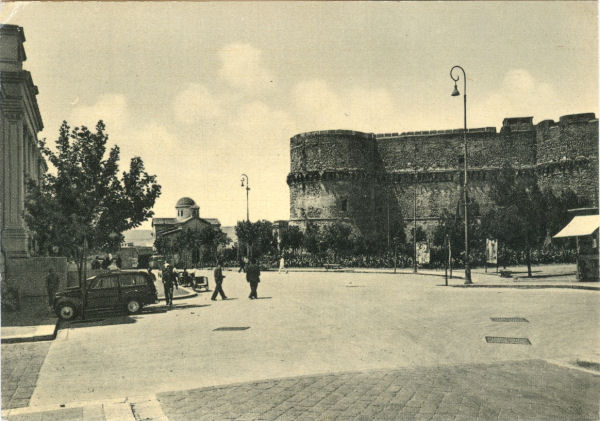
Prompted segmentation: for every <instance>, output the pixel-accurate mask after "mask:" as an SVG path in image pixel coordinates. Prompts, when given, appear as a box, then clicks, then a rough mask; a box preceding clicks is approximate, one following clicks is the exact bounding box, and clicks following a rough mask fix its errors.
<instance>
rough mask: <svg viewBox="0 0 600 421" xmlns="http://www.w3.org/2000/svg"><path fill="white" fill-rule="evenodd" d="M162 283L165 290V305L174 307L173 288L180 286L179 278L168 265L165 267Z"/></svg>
mask: <svg viewBox="0 0 600 421" xmlns="http://www.w3.org/2000/svg"><path fill="white" fill-rule="evenodd" d="M162 282H163V287H164V289H165V303H166V305H167V306H169V307H173V286H176V287H178V285H177V278H176V276H175V273H174V272H173V266H171V265H170V264H168V263H167V264H166V265H165V269H164V270H163V274H162ZM178 288H179V287H178Z"/></svg>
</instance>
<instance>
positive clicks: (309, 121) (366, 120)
mask: <svg viewBox="0 0 600 421" xmlns="http://www.w3.org/2000/svg"><path fill="white" fill-rule="evenodd" d="M292 98H293V102H294V106H295V114H296V115H297V116H298V119H299V120H300V121H299V125H300V126H301V127H302V130H303V131H312V130H328V129H351V130H362V131H366V132H381V131H386V130H387V131H390V130H394V129H396V130H397V127H398V118H397V116H398V115H399V106H398V104H397V103H396V102H395V101H394V99H393V98H392V96H391V95H390V94H389V92H388V91H387V90H385V89H382V88H373V89H369V88H364V87H360V86H355V87H351V88H349V89H347V90H345V91H341V92H336V91H334V90H333V89H332V88H331V87H330V86H329V85H328V84H327V82H325V81H323V80H319V79H314V80H309V81H303V82H300V83H298V84H297V85H296V86H295V87H294V89H293V91H292Z"/></svg>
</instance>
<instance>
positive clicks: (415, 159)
mask: <svg viewBox="0 0 600 421" xmlns="http://www.w3.org/2000/svg"><path fill="white" fill-rule="evenodd" d="M413 176H414V180H413V181H414V183H415V185H414V191H413V193H414V194H413V205H414V207H413V222H414V224H413V253H414V254H413V273H417V140H416V138H415V150H414V154H413Z"/></svg>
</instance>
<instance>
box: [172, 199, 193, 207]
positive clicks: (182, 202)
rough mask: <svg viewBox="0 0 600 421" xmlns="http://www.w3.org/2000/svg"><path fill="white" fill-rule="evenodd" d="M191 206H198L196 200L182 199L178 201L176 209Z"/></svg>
mask: <svg viewBox="0 0 600 421" xmlns="http://www.w3.org/2000/svg"><path fill="white" fill-rule="evenodd" d="M190 206H196V202H194V199H191V198H189V197H182V198H181V199H179V200H178V201H177V204H176V205H175V207H176V208H183V207H186V208H187V207H190Z"/></svg>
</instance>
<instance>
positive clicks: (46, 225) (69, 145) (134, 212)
mask: <svg viewBox="0 0 600 421" xmlns="http://www.w3.org/2000/svg"><path fill="white" fill-rule="evenodd" d="M105 129H106V127H105V125H104V123H103V122H102V120H100V121H98V124H97V125H96V127H95V131H90V130H89V129H88V128H87V127H85V126H81V127H75V128H73V129H71V128H70V126H69V125H68V124H67V122H66V121H64V122H63V123H62V125H61V127H60V130H59V136H58V139H57V140H56V145H55V150H53V149H51V148H49V147H48V146H47V145H46V141H45V140H42V141H40V142H39V146H40V150H41V152H42V154H43V156H44V157H45V158H46V159H48V161H50V163H51V164H52V166H53V167H54V170H55V171H52V172H48V173H46V174H44V175H42V177H41V178H40V181H39V183H35V182H33V181H29V183H28V194H27V199H26V201H25V209H26V214H25V219H26V222H27V225H28V227H29V229H30V230H31V231H32V232H33V239H34V241H35V243H36V245H37V248H38V250H39V253H40V254H42V255H48V254H60V255H64V256H67V257H71V258H77V259H78V260H79V261H80V263H82V262H83V259H84V257H85V256H84V254H85V251H84V248H85V247H84V244H85V245H86V247H87V248H88V249H92V250H104V251H114V250H116V249H117V248H118V247H119V246H120V244H121V242H122V241H123V234H122V233H123V232H124V231H126V230H129V229H132V228H135V227H138V226H139V225H140V224H141V223H142V222H143V221H145V220H147V219H148V218H150V217H152V216H153V214H154V212H153V211H152V207H153V206H154V202H155V201H156V199H157V198H158V196H159V195H160V192H161V187H160V185H158V184H157V183H156V176H155V175H150V174H148V173H147V172H146V170H145V168H144V162H143V161H142V159H141V158H140V157H134V158H132V159H131V161H130V163H129V170H128V171H123V172H122V173H121V174H120V177H119V152H120V151H119V147H118V146H116V145H115V146H113V147H112V148H110V150H108V156H106V155H107V142H108V134H107V133H106V132H105Z"/></svg>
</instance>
